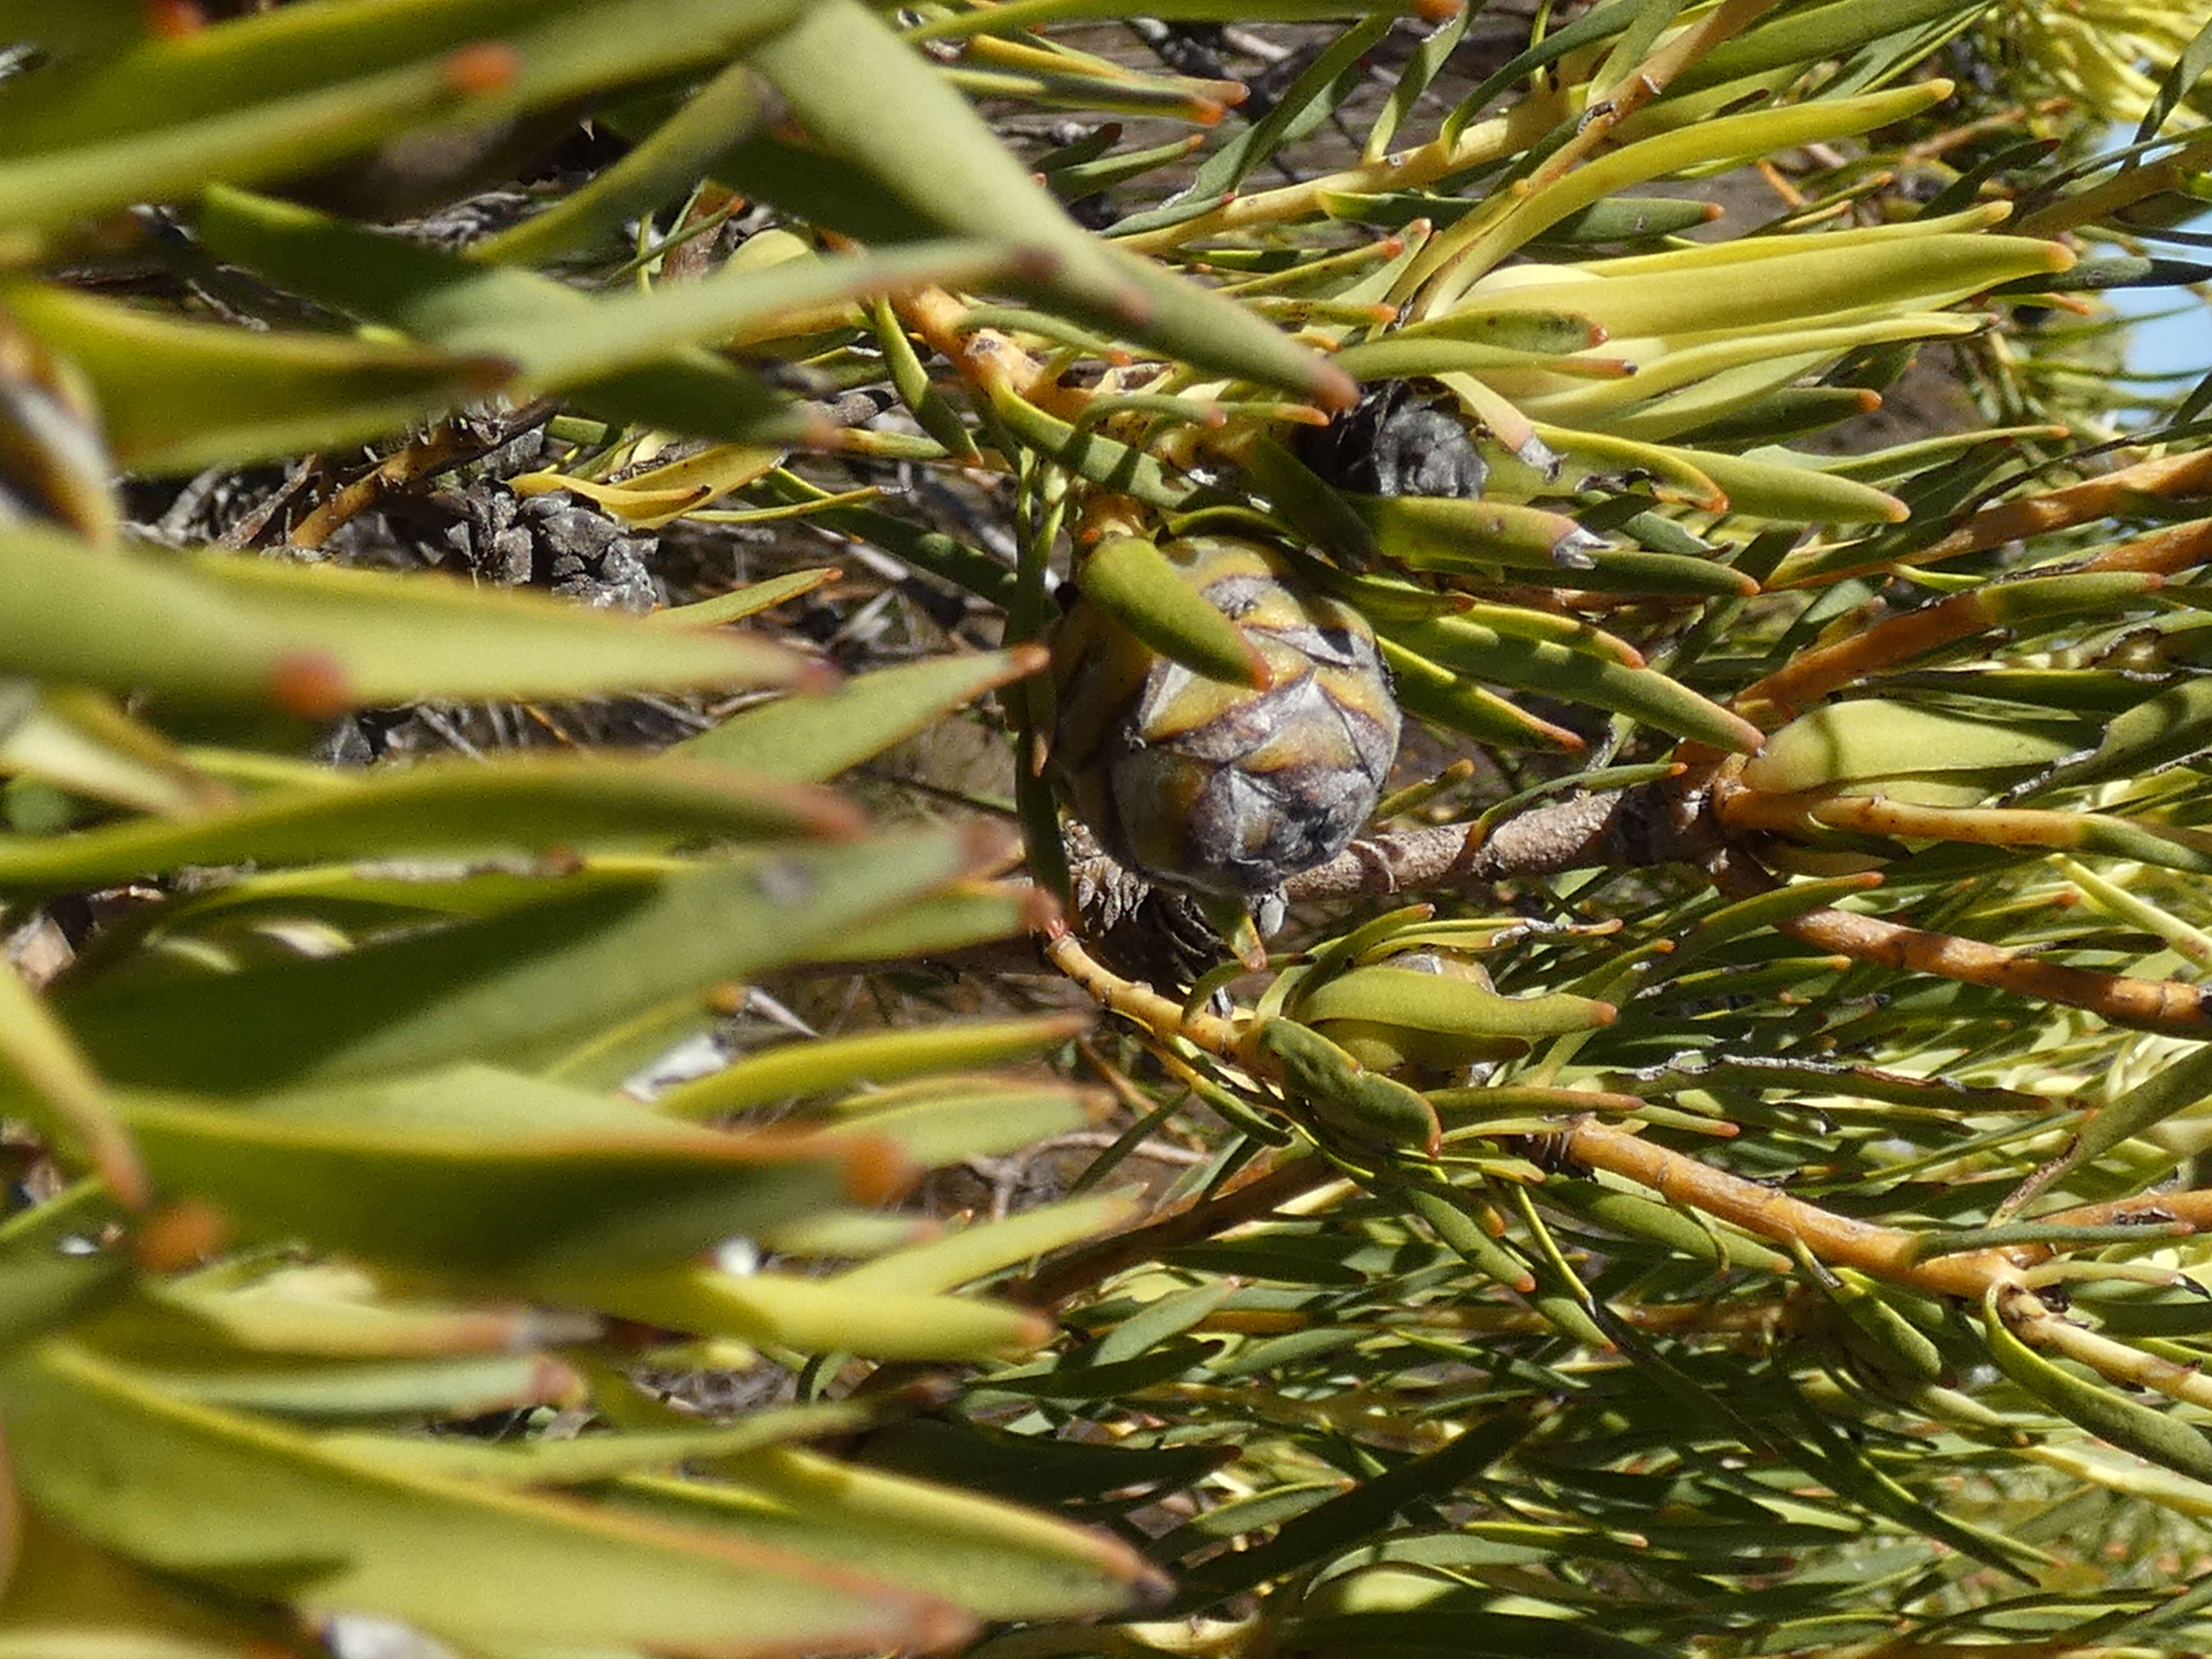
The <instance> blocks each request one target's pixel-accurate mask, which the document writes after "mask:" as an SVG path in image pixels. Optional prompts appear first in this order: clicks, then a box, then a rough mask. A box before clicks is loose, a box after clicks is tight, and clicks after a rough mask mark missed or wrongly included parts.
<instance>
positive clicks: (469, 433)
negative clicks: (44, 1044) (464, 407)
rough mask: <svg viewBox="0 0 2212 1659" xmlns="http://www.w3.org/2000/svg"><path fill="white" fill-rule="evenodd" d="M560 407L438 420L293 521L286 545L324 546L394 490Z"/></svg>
mask: <svg viewBox="0 0 2212 1659" xmlns="http://www.w3.org/2000/svg"><path fill="white" fill-rule="evenodd" d="M559 406H560V405H559V404H558V403H557V402H556V400H554V399H553V398H539V399H538V401H537V402H535V403H531V404H524V405H523V406H522V407H521V408H520V409H517V410H512V411H511V412H509V413H507V414H505V415H502V416H499V417H498V418H497V419H496V420H493V421H489V422H486V421H483V420H472V419H470V418H469V417H467V416H458V415H457V416H453V418H451V419H450V420H444V421H441V422H438V424H437V425H435V426H434V427H432V428H430V429H429V431H428V432H426V433H424V434H423V435H422V436H421V437H419V438H417V439H416V440H415V441H414V442H412V443H410V444H409V445H408V446H407V447H405V448H404V449H402V450H399V451H398V452H397V453H393V454H391V455H387V456H386V457H385V458H384V459H382V460H381V461H380V462H378V463H377V464H376V465H374V466H373V467H371V468H370V469H369V470H368V471H366V472H364V473H362V475H361V477H358V478H356V479H355V480H354V481H353V482H352V483H349V484H347V485H346V486H345V487H344V488H343V489H340V490H338V491H337V494H335V495H332V496H331V498H330V499H329V500H328V501H325V502H324V503H323V504H322V505H321V506H320V507H317V508H315V510H314V511H313V512H312V513H308V514H307V517H306V518H304V519H302V520H300V522H299V523H297V524H295V525H294V526H292V533H291V534H290V535H289V536H287V537H286V538H284V539H285V545H286V546H288V547H295V548H301V549H313V548H318V547H320V546H321V545H322V544H324V543H325V542H326V541H328V540H329V539H330V538H331V536H333V535H334V534H336V533H337V530H338V528H339V526H342V525H344V524H346V523H348V522H349V521H350V520H353V519H356V518H358V517H359V516H360V515H361V514H362V513H366V512H368V510H369V509H370V508H371V507H374V506H375V505H376V504H377V502H379V501H382V500H383V499H384V498H385V496H386V495H390V494H391V493H392V491H394V490H396V489H404V487H406V486H407V485H409V484H410V483H416V482H418V481H420V480H422V479H423V478H428V477H433V476H435V474H437V473H440V472H443V471H447V470H448V469H450V468H453V467H456V466H462V465H466V464H467V463H468V462H470V461H473V460H476V459H478V458H479V457H481V456H484V455H488V454H489V453H491V452H492V451H493V450H495V449H497V448H498V447H500V446H501V444H505V443H510V442H512V441H513V440H514V439H516V438H518V437H520V436H521V435H522V434H524V433H526V432H527V431H529V430H530V428H532V427H533V426H537V425H539V424H541V423H542V422H545V421H548V420H550V419H551V418H552V416H553V415H554V413H555V412H556V410H557V409H558V408H559Z"/></svg>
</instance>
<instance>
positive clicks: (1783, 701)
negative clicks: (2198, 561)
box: [1729, 538, 2212, 726]
mask: <svg viewBox="0 0 2212 1659" xmlns="http://www.w3.org/2000/svg"><path fill="white" fill-rule="evenodd" d="M2200 539H2203V538H2200ZM2207 547H2208V549H2212V541H2208V542H2207ZM2115 551H2117V550H2115ZM2092 562H2093V563H2094V561H2092ZM2096 568H2100V569H2105V570H2118V569H2142V566H2140V565H2119V564H2106V565H2098V566H2097V567H2096ZM2146 574H2152V575H2155V574H2159V573H2156V572H2146ZM2003 596H2004V590H2003V588H2002V586H1995V587H1985V588H1977V589H1975V590H1974V591H1973V592H1966V593H1954V594H1953V595H1952V596H1951V597H1950V598H1949V599H1940V600H1938V601H1937V602H1936V604H1934V605H1923V606H1921V607H1920V608H1919V609H1917V610H1914V611H1906V612H1905V614H1903V615H1902V616H1895V617H1885V618H1884V619H1883V620H1882V621H1881V622H1878V623H1875V624H1874V625H1873V626H1872V627H1871V628H1868V629H1864V630H1863V631H1862V632H1858V633H1855V634H1852V635H1849V636H1848V637H1846V638H1844V639H1842V640H1838V641H1836V643H1834V644H1833V645H1827V646H1820V647H1815V648H1814V649H1813V650H1809V651H1801V652H1799V653H1797V655H1796V657H1794V658H1792V659H1790V664H1789V665H1788V666H1787V667H1785V668H1781V669H1778V670H1776V671H1774V672H1773V673H1771V674H1769V675H1768V676H1767V677H1766V678H1765V679H1762V680H1757V681H1754V682H1753V684H1750V685H1748V686H1747V687H1745V688H1744V690H1741V692H1739V693H1737V694H1736V696H1734V697H1732V698H1730V699H1729V707H1730V708H1735V709H1736V710H1738V711H1739V712H1741V713H1746V714H1750V715H1751V716H1752V718H1753V719H1755V720H1758V721H1759V723H1760V724H1761V725H1763V726H1780V725H1781V724H1783V723H1784V721H1786V720H1789V719H1790V717H1791V716H1793V715H1794V714H1796V712H1797V711H1798V710H1799V709H1800V708H1803V707H1805V705H1806V704H1808V703H1811V702H1819V701H1820V699H1821V698H1822V697H1825V696H1827V695H1828V694H1829V693H1830V692H1832V691H1835V690H1839V689H1840V688H1842V687H1843V686H1845V685H1848V684H1850V682H1852V681H1853V680H1857V679H1863V678H1865V677H1866V676H1868V675H1869V674H1873V673H1877V672H1879V671H1881V670H1882V669H1885V668H1887V667H1890V666H1892V665H1894V664H1897V663H1900V662H1904V661H1906V660H1908V659H1911V658H1913V657H1917V656H1923V655H1925V654H1926V653H1929V652H1930V651H1935V650H1939V649H1941V648H1942V647H1944V646H1947V645H1951V644H1954V643H1955V642H1956V641H1960V640H1964V639H1969V638H1971V637H1972V636H1973V635H1976V634H1979V633H1982V632H1984V631H1985V630H1986V629H1991V628H1995V627H1998V626H2000V625H2002V619H2001V618H2000V617H1996V616H1995V615H1992V614H1991V613H1992V611H1994V609H1995V608H1996V605H1999V604H2001V603H2002V599H2003Z"/></svg>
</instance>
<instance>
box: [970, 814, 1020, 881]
mask: <svg viewBox="0 0 2212 1659" xmlns="http://www.w3.org/2000/svg"><path fill="white" fill-rule="evenodd" d="M1021 845H1022V838H1021V837H1020V836H1018V835H1017V834H1016V833H1015V832H1014V831H1013V830H1012V829H1009V828H1008V827H1007V826H1006V825H1005V824H1003V823H985V822H983V821H982V820H981V819H978V820H977V821H976V822H975V823H964V824H963V825H961V826H960V858H961V862H962V863H963V865H965V866H967V867H968V868H969V869H970V870H990V869H994V868H997V867H999V866H1003V865H1005V864H1006V862H1007V861H1008V860H1011V859H1012V858H1013V857H1015V856H1016V855H1017V854H1019V852H1020V851H1021Z"/></svg>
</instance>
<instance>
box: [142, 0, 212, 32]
mask: <svg viewBox="0 0 2212 1659" xmlns="http://www.w3.org/2000/svg"><path fill="white" fill-rule="evenodd" d="M145 15H146V33H149V34H150V35H152V36H153V37H154V38H155V40H183V39H184V38H185V36H186V35H188V34H197V33H199V32H200V31H201V30H202V29H204V28H205V27H207V14H206V13H204V12H203V11H202V10H201V9H199V7H198V6H197V4H196V3H194V0H145Z"/></svg>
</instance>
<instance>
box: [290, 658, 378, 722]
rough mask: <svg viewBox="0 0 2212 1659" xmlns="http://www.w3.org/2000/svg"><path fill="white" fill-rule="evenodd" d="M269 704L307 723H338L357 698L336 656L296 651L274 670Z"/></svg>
mask: <svg viewBox="0 0 2212 1659" xmlns="http://www.w3.org/2000/svg"><path fill="white" fill-rule="evenodd" d="M269 701H270V702H272V703H274V704H276V707H277V708H281V709H283V711H284V712H285V713H286V714H297V715H299V716H301V718H302V719H303V720H335V719H337V717H338V716H339V715H340V714H344V713H345V712H346V711H347V710H349V709H350V708H352V707H353V706H354V703H355V702H356V701H357V699H356V697H355V696H354V690H353V686H352V684H351V683H350V682H349V681H348V680H347V678H346V671H345V670H344V668H343V666H341V665H339V663H338V661H337V659H336V658H335V657H331V656H328V655H325V653H322V652H320V651H295V652H291V653H288V654H287V655H285V656H283V657H280V658H279V659H277V661H276V667H275V668H274V669H272V670H270V675H269Z"/></svg>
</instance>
